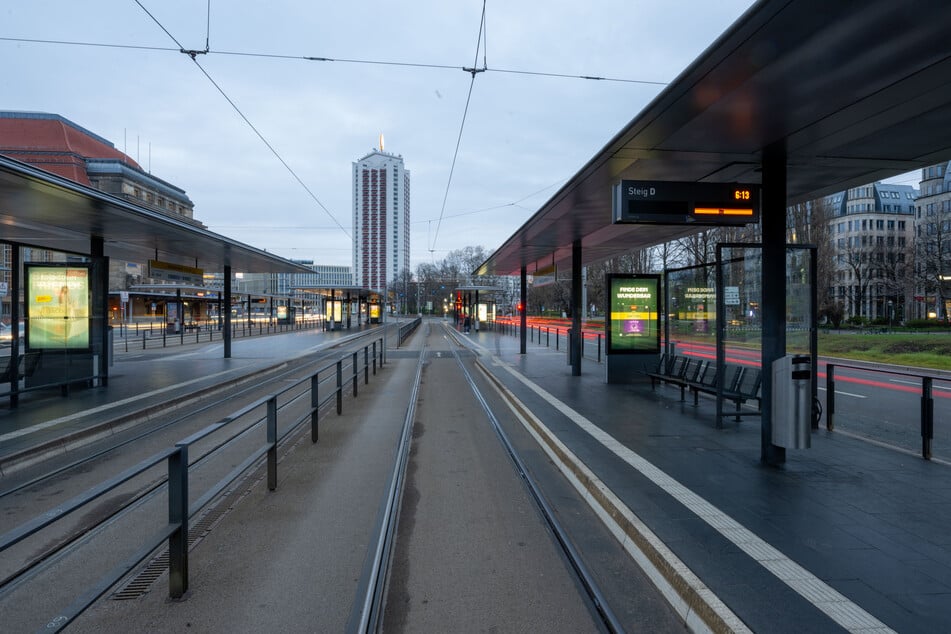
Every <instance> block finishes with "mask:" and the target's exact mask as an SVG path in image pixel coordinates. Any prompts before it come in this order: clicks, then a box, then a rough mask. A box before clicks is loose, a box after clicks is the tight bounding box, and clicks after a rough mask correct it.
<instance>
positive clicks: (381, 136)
mask: <svg viewBox="0 0 951 634" xmlns="http://www.w3.org/2000/svg"><path fill="white" fill-rule="evenodd" d="M380 151H381V152H382V151H383V133H382V132H380Z"/></svg>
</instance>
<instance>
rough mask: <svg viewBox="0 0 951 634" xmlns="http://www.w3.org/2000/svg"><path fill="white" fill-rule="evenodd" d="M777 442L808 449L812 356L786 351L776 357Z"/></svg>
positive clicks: (775, 435) (774, 370) (781, 445)
mask: <svg viewBox="0 0 951 634" xmlns="http://www.w3.org/2000/svg"><path fill="white" fill-rule="evenodd" d="M772 387H773V395H772V396H773V406H772V415H773V416H772V427H773V444H774V445H776V446H778V447H785V448H787V449H808V448H809V444H810V441H811V438H810V419H811V417H812V360H811V359H810V357H809V356H807V355H786V356H785V357H782V358H781V359H777V360H775V361H773V386H772Z"/></svg>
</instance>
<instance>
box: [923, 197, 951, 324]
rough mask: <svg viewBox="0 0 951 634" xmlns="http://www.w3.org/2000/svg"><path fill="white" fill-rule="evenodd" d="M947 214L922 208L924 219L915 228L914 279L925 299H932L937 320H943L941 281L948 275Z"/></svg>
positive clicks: (950, 237)
mask: <svg viewBox="0 0 951 634" xmlns="http://www.w3.org/2000/svg"><path fill="white" fill-rule="evenodd" d="M949 216H951V214H948V213H947V212H938V211H937V210H936V209H934V208H926V210H925V217H924V218H923V220H922V222H921V223H920V224H919V225H918V226H917V227H916V232H917V233H916V236H915V246H916V252H915V273H916V275H915V277H916V278H917V279H916V281H917V284H918V286H919V288H921V289H922V292H923V293H924V294H925V295H926V296H933V297H934V298H935V312H936V314H937V317H938V319H944V318H945V316H946V315H945V293H944V285H943V284H942V282H943V281H944V280H943V279H942V278H943V277H946V276H948V275H949V274H951V219H949Z"/></svg>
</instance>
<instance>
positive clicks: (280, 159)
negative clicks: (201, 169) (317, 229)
mask: <svg viewBox="0 0 951 634" xmlns="http://www.w3.org/2000/svg"><path fill="white" fill-rule="evenodd" d="M133 1H134V2H135V3H136V4H137V5H139V6H140V7H142V10H143V11H145V13H146V15H148V16H149V17H150V18H152V21H154V22H155V23H156V24H157V25H158V26H159V28H161V29H162V30H163V31H164V32H165V34H166V35H168V37H169V38H170V39H171V40H172V41H173V42H175V44H177V45H178V46H179V50H181V52H183V53H188V55H189V57H191V60H192V62H193V63H194V64H195V66H197V67H198V70H200V71H201V73H202V74H203V75H204V76H205V77H206V78H207V79H208V81H209V82H211V85H212V86H214V87H215V89H216V90H217V91H218V92H219V93H220V94H221V96H222V97H224V99H225V101H227V102H228V103H229V104H230V105H231V107H232V108H233V109H234V111H235V112H236V113H238V116H239V117H241V119H242V120H243V121H244V122H245V123H246V124H247V125H248V127H249V128H251V130H252V131H253V132H254V134H256V135H257V137H258V138H259V139H261V142H262V143H264V145H265V146H266V147H267V149H269V150H270V151H271V153H272V154H273V155H274V156H275V157H276V158H277V160H278V161H280V163H281V165H283V166H284V168H285V169H286V170H287V171H288V173H290V175H291V176H292V177H293V178H294V180H296V181H297V182H298V184H300V186H301V187H303V188H304V191H306V192H307V194H308V195H309V196H310V197H311V199H313V201H314V202H315V203H317V205H318V206H320V208H321V209H323V210H324V212H326V214H327V215H328V216H329V217H330V219H331V220H333V222H334V224H336V225H337V226H338V227H340V230H341V231H343V233H344V235H345V236H347V238H350V232H349V231H347V229H346V228H344V226H343V225H342V224H340V221H339V220H337V218H336V216H334V215H333V213H332V212H331V211H330V210H329V209H328V208H327V207H326V205H324V204H323V203H322V202H321V201H320V199H319V198H317V195H316V194H315V193H314V192H313V191H311V189H310V188H309V187H308V186H307V184H306V183H304V181H303V180H302V179H301V177H300V176H298V175H297V172H295V171H294V169H293V168H292V167H291V166H290V165H289V164H288V162H287V161H285V160H284V157H283V156H281V154H280V153H279V152H278V151H277V150H276V149H275V148H274V146H273V145H271V143H270V142H269V141H268V140H267V138H265V136H264V135H263V134H262V133H261V131H260V130H258V129H257V127H255V125H254V124H253V123H251V120H250V119H248V117H247V116H245V114H244V112H242V111H241V108H239V107H238V104H236V103H235V102H234V100H233V99H231V97H229V96H228V94H227V93H226V92H225V91H224V89H223V88H222V87H221V86H220V85H219V84H218V82H216V81H215V80H214V78H212V76H211V75H210V74H209V73H208V71H207V70H205V68H204V67H203V66H202V65H201V64H200V63H199V62H198V60H197V59H196V58H195V56H196V54H197V53H201V51H188V50H186V49H185V48H184V47H183V46H182V45H181V43H180V42H179V41H178V40H177V39H176V38H175V36H174V35H172V34H171V33H169V31H168V29H166V28H165V26H164V25H162V23H161V22H159V21H158V19H157V18H156V17H155V16H154V15H152V13H151V12H150V11H149V10H148V9H147V8H145V6H144V5H143V4H142V3H141V2H140V1H139V0H133ZM209 6H210V4H209ZM209 11H210V9H209Z"/></svg>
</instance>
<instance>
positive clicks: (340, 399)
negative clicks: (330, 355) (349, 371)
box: [337, 359, 343, 416]
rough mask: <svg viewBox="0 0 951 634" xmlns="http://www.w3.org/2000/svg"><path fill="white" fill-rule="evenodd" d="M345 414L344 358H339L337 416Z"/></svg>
mask: <svg viewBox="0 0 951 634" xmlns="http://www.w3.org/2000/svg"><path fill="white" fill-rule="evenodd" d="M341 414H343V359H338V360H337V416H340V415H341Z"/></svg>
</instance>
